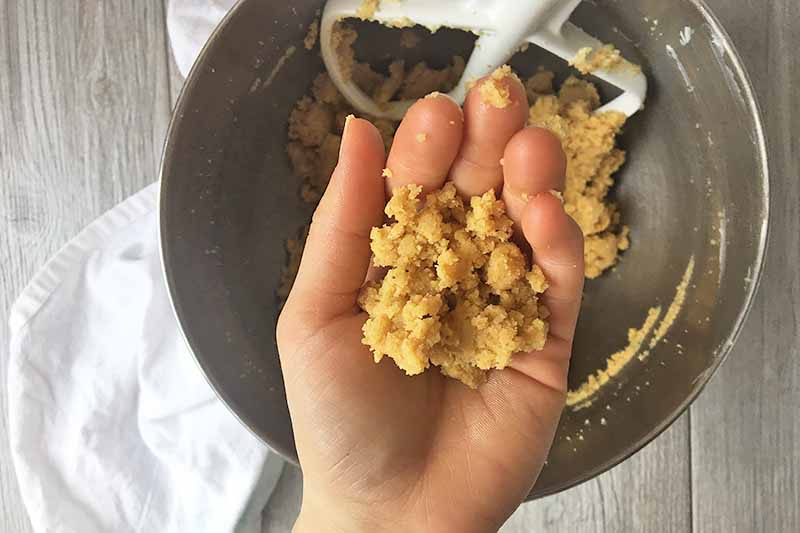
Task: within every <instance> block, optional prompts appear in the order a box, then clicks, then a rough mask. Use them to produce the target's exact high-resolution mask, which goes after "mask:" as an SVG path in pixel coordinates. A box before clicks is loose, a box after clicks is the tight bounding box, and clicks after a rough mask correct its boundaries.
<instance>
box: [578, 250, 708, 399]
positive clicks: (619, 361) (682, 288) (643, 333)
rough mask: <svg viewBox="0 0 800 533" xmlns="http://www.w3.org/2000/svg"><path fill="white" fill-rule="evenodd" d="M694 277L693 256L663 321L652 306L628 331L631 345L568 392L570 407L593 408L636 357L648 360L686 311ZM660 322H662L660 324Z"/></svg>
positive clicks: (659, 313) (676, 288)
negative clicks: (593, 404)
mask: <svg viewBox="0 0 800 533" xmlns="http://www.w3.org/2000/svg"><path fill="white" fill-rule="evenodd" d="M693 275H694V257H691V258H690V259H689V263H688V264H687V265H686V270H685V271H684V272H683V276H682V277H681V280H680V282H679V283H678V285H677V286H676V287H675V295H674V297H673V298H672V301H671V302H670V304H669V306H667V312H666V313H664V315H663V318H662V315H661V312H662V308H661V306H655V307H651V308H650V309H649V310H648V311H647V318H646V319H645V321H644V324H642V327H641V328H639V329H635V328H631V329H629V330H628V344H627V345H626V346H625V347H624V348H623V349H621V350H619V351H618V352H615V353H613V354H611V355H610V356H609V357H608V358H607V359H606V367H605V368H604V369H599V370H597V371H596V372H594V373H592V374H590V375H589V376H588V377H587V378H586V380H585V381H584V382H583V383H581V385H580V386H578V387H577V388H576V389H574V390H570V391H568V392H567V407H571V408H572V409H573V410H575V411H579V410H581V409H583V408H586V407H588V406H590V405H591V404H592V402H593V401H594V398H595V397H596V395H597V393H599V392H600V390H601V389H602V388H603V386H604V385H606V384H607V383H609V382H610V381H611V380H612V379H613V378H614V377H616V376H617V375H619V374H620V373H621V372H622V371H623V370H624V369H625V368H626V367H627V365H628V364H629V363H630V362H631V361H632V360H633V359H634V358H636V359H638V360H639V361H644V360H646V359H647V358H648V357H649V355H650V350H652V349H653V348H655V347H656V346H657V345H658V343H659V342H661V341H662V340H663V339H664V337H665V336H666V335H667V333H669V331H670V329H672V326H673V324H674V323H675V319H677V318H678V315H679V314H680V312H681V309H683V304H684V303H685V301H686V291H687V289H688V288H689V283H690V282H691V280H692V276H693ZM659 319H661V321H660V322H659ZM651 333H652V336H651V337H650V335H651ZM648 337H650V342H649V343H648V344H647V349H645V350H642V347H643V346H644V345H645V341H646V340H647V338H648Z"/></svg>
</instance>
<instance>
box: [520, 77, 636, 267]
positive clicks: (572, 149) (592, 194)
mask: <svg viewBox="0 0 800 533" xmlns="http://www.w3.org/2000/svg"><path fill="white" fill-rule="evenodd" d="M526 89H527V91H528V96H529V98H530V102H529V103H531V104H532V105H531V108H530V114H529V118H528V122H529V124H531V125H536V126H542V127H545V128H548V129H549V130H551V131H552V132H553V133H555V134H556V135H557V136H558V137H559V139H561V144H562V146H563V148H564V152H565V153H566V155H567V181H566V187H565V189H564V209H565V210H566V212H567V213H568V214H569V215H570V216H571V217H572V218H573V219H575V221H576V222H577V223H578V225H579V226H580V228H581V231H583V234H584V238H585V246H584V259H585V263H586V277H588V278H596V277H598V276H599V275H600V274H602V273H603V272H604V271H606V270H608V269H609V268H611V267H612V266H614V265H615V264H616V262H617V258H618V255H619V252H620V251H622V250H626V249H627V248H628V247H629V245H630V242H629V240H628V228H627V227H626V226H623V225H621V224H620V214H619V211H618V209H617V207H616V205H615V204H614V203H613V202H611V201H609V200H608V192H609V190H610V188H611V186H612V185H613V184H614V179H613V177H612V176H613V175H614V173H615V172H617V170H619V168H620V167H621V166H622V164H623V163H624V162H625V152H624V151H623V150H620V149H619V148H617V147H616V137H617V135H618V134H619V133H620V132H621V130H622V127H623V125H624V124H625V120H626V116H625V115H624V114H622V113H618V112H615V111H610V112H605V113H599V114H598V113H594V110H595V109H597V108H598V107H599V106H600V95H599V94H598V92H597V88H596V87H595V86H594V85H593V84H591V83H589V82H588V81H584V80H580V79H578V78H575V77H570V78H568V79H567V80H566V81H565V82H564V83H563V84H562V85H561V87H560V89H559V91H558V94H555V91H554V88H553V76H552V74H551V73H549V72H539V73H537V74H536V75H535V76H534V77H533V78H531V79H530V80H528V82H527V83H526Z"/></svg>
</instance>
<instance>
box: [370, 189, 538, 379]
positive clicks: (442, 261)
mask: <svg viewBox="0 0 800 533" xmlns="http://www.w3.org/2000/svg"><path fill="white" fill-rule="evenodd" d="M421 193H422V187H420V186H417V185H410V186H406V187H403V188H400V189H398V190H397V191H395V194H394V196H393V197H392V199H391V200H390V201H389V203H388V204H387V205H386V214H387V215H388V216H389V217H390V218H391V219H393V221H392V222H391V223H389V224H387V225H385V226H383V227H380V228H374V229H373V230H372V233H371V236H370V238H371V247H372V253H373V256H374V263H375V265H376V266H381V267H388V269H389V270H388V272H387V274H386V276H385V277H384V278H383V279H382V280H380V281H376V282H371V283H369V284H367V285H366V286H365V287H364V289H363V290H362V292H361V295H360V297H359V304H360V305H361V307H362V308H363V309H364V310H365V311H366V312H367V314H368V315H369V318H368V320H367V322H366V323H365V324H364V338H363V342H364V344H366V345H367V346H369V347H370V349H371V350H372V352H373V354H374V359H375V361H376V362H379V361H381V360H382V359H383V357H385V356H389V357H390V358H392V359H393V360H394V362H395V363H396V364H397V366H398V367H400V368H401V369H403V370H404V371H405V372H406V373H407V374H409V375H416V374H420V373H422V372H424V371H425V370H426V369H427V368H429V367H430V366H431V365H434V366H438V367H439V368H440V370H441V371H442V373H444V374H445V375H447V376H450V377H452V378H455V379H458V380H460V381H462V382H463V383H465V384H466V385H468V386H469V387H473V388H475V387H478V386H479V385H480V384H481V383H483V382H484V381H485V380H486V376H487V374H488V371H489V370H490V369H502V368H505V367H506V366H508V364H509V363H510V362H511V358H512V356H513V355H514V354H516V353H519V352H527V351H532V350H541V349H542V348H543V347H544V344H545V342H546V339H547V332H548V324H547V322H545V320H544V318H542V316H541V315H540V309H541V308H540V306H539V304H538V297H539V295H540V294H541V293H542V292H543V291H544V290H546V289H547V281H546V279H545V277H544V273H543V272H542V271H541V269H540V268H539V267H538V266H536V265H534V266H533V267H530V268H529V267H528V263H527V259H526V257H525V256H524V255H523V253H522V251H521V250H520V249H519V247H518V246H517V245H516V244H514V243H513V242H512V241H511V235H512V222H511V219H509V218H508V216H507V215H506V214H505V205H504V204H503V202H502V201H499V200H497V199H496V198H495V195H494V192H493V191H490V192H488V193H486V194H484V195H483V196H479V197H474V198H472V199H471V200H470V204H469V206H465V205H464V202H463V201H462V200H461V198H460V196H459V195H458V194H457V192H456V189H455V186H454V185H453V184H452V183H449V184H447V185H445V186H444V188H443V189H441V190H440V191H437V192H435V193H431V194H429V195H428V196H427V197H425V198H424V199H421V198H420V195H421Z"/></svg>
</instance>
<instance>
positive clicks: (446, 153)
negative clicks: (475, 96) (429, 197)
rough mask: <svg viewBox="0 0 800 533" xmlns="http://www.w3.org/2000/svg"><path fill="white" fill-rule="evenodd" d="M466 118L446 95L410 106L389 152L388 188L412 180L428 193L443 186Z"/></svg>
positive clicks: (400, 185) (433, 95) (387, 165)
mask: <svg viewBox="0 0 800 533" xmlns="http://www.w3.org/2000/svg"><path fill="white" fill-rule="evenodd" d="M463 121H464V119H463V115H462V113H461V108H460V107H459V106H458V104H456V103H455V102H454V101H453V100H452V99H451V98H448V97H447V96H444V95H439V94H437V93H433V94H432V95H429V96H427V97H425V98H423V99H421V100H419V101H417V103H415V104H414V105H413V106H411V109H409V110H408V113H406V116H405V118H404V119H403V122H401V123H400V127H398V128H397V133H396V134H395V137H394V142H393V143H392V149H391V151H390V153H389V160H388V161H387V164H386V167H387V174H388V175H387V177H386V183H387V186H388V190H389V191H390V192H391V191H393V190H394V189H396V188H398V187H402V186H404V185H408V184H410V183H414V184H417V185H422V188H423V190H424V192H426V193H428V192H431V191H435V190H436V189H438V188H439V187H441V186H442V183H444V180H445V178H446V177H447V174H448V172H449V171H450V166H451V165H452V164H453V159H455V157H456V153H458V147H459V146H460V145H461V133H462V130H463V127H464V124H463Z"/></svg>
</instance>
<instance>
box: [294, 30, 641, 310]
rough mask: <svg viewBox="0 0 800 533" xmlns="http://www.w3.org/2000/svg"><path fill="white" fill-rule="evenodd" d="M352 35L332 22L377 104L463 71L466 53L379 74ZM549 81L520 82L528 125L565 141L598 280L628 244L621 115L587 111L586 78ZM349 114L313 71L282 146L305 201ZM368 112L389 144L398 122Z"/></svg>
mask: <svg viewBox="0 0 800 533" xmlns="http://www.w3.org/2000/svg"><path fill="white" fill-rule="evenodd" d="M357 37H358V35H357V33H356V32H355V31H354V30H353V29H351V28H349V27H347V26H346V25H344V24H337V26H336V28H335V30H334V34H333V37H332V38H333V42H334V46H335V48H336V51H337V54H338V56H339V61H340V63H341V65H342V68H343V69H344V70H345V72H346V73H347V75H349V76H352V78H353V80H354V81H355V82H356V83H357V84H358V85H359V86H360V87H361V88H362V89H363V90H364V91H365V92H366V93H368V94H371V95H372V96H373V98H375V99H376V100H377V101H379V102H389V101H391V100H395V99H403V100H405V99H417V98H422V97H425V96H426V95H429V94H431V93H434V92H437V91H441V92H443V93H446V92H448V91H450V90H451V89H452V88H453V87H454V86H455V84H456V83H457V82H458V80H459V79H460V78H461V74H462V73H463V71H464V64H465V63H464V59H463V58H461V57H458V56H456V57H454V58H453V60H452V63H451V65H450V66H448V67H446V68H443V69H434V68H431V67H429V66H428V65H427V64H425V63H424V62H420V63H417V64H415V65H413V66H407V65H406V64H405V63H404V62H403V61H401V60H398V61H394V62H393V63H391V64H390V66H389V68H388V75H387V74H381V73H378V72H376V71H374V70H373V69H372V68H371V67H370V66H369V65H367V64H365V63H360V62H358V61H356V60H355V57H354V52H353V43H354V42H355V41H356V39H357ZM506 68H507V67H505V68H502V69H500V71H499V72H498V73H496V74H497V75H499V76H505V75H510V74H509V72H510V69H509V70H505V69H506ZM512 74H513V73H512ZM490 79H494V78H490ZM553 81H554V75H553V73H552V72H549V71H546V70H540V71H539V72H537V73H536V74H535V75H534V76H532V77H531V78H529V79H527V80H526V81H525V83H524V85H525V89H526V92H527V95H528V102H529V104H530V106H531V108H530V114H529V124H531V125H538V126H543V127H547V128H549V129H551V130H552V131H554V132H555V133H556V134H557V135H558V136H559V138H560V139H561V140H562V143H563V145H564V150H565V152H566V154H567V184H566V190H565V192H564V203H565V209H566V210H567V212H568V213H569V214H570V215H571V216H572V217H573V218H574V219H575V220H576V221H578V224H579V225H580V227H581V230H582V231H583V233H584V236H585V238H586V244H585V263H586V276H587V277H589V278H595V277H598V276H600V275H601V274H602V273H603V272H604V271H606V270H607V269H609V268H611V267H612V266H614V265H615V264H616V262H617V260H618V256H619V253H620V252H621V251H623V250H626V249H627V248H628V247H629V244H630V243H629V239H628V228H627V227H626V226H624V225H623V224H622V223H621V220H620V213H619V211H618V209H617V208H616V206H615V205H614V203H613V202H611V201H609V199H608V192H609V190H610V188H611V187H612V186H613V183H614V180H613V175H614V173H615V172H616V171H617V170H618V169H619V168H620V167H621V166H622V164H623V163H624V162H625V152H624V151H622V150H620V149H618V148H617V147H616V146H615V145H616V136H617V135H618V134H619V132H620V131H621V129H622V127H623V125H624V123H625V116H624V115H622V114H619V113H603V114H601V115H597V114H594V113H592V111H593V110H595V109H596V108H597V107H599V105H600V96H599V94H598V92H597V89H596V88H595V87H594V85H592V84H591V83H589V82H586V81H583V80H580V79H578V78H574V77H572V78H569V79H567V80H566V81H565V82H564V83H563V84H561V86H560V88H559V90H558V93H556V91H555V89H554V85H553ZM501 100H502V96H501ZM353 112H354V110H353V108H352V107H350V105H349V104H348V103H347V102H346V101H345V100H344V98H343V97H342V96H341V95H340V94H339V91H338V90H337V89H336V87H335V86H334V84H333V83H332V82H331V80H330V78H329V77H328V75H327V74H325V73H322V74H320V75H318V76H317V78H316V79H315V80H314V83H313V86H312V88H311V92H310V94H309V95H308V96H305V97H303V98H301V99H300V100H299V101H298V102H297V104H296V105H295V108H294V109H293V110H292V113H291V115H290V118H289V143H288V145H287V147H286V151H287V154H288V156H289V160H290V164H291V167H292V169H293V172H294V174H295V175H296V176H297V177H298V178H299V179H301V180H302V183H301V186H300V194H301V196H302V198H303V199H304V200H305V201H307V202H309V203H312V204H316V203H317V202H318V201H319V199H320V198H321V196H322V193H323V192H324V190H325V187H326V186H327V183H328V180H329V179H330V175H331V173H332V172H333V169H334V167H335V166H336V161H337V159H338V154H339V144H340V142H341V134H342V128H343V126H344V120H345V117H346V116H347V115H349V114H351V113H353ZM365 118H367V119H369V120H371V121H372V122H373V123H374V124H375V126H376V127H377V128H378V131H380V133H381V136H382V137H383V141H384V144H385V145H386V148H387V150H388V149H389V148H390V147H391V144H392V140H393V138H394V133H395V130H396V128H397V123H395V122H392V121H389V120H386V119H376V118H374V117H369V116H367V117H365ZM294 242H295V244H296V243H297V242H298V241H294ZM300 244H302V242H301V243H300ZM293 246H294V245H293ZM294 248H297V246H294ZM295 264H296V262H295V261H293V262H292V263H291V264H290V265H289V267H288V268H287V272H286V274H285V276H284V283H283V286H282V289H281V291H279V292H281V293H282V294H285V293H288V289H289V288H290V287H291V283H292V280H293V279H294V274H295V273H296V270H295V269H294V268H293V266H294V265H295Z"/></svg>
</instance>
